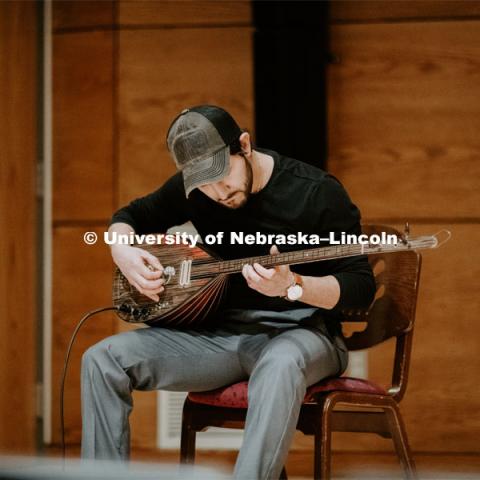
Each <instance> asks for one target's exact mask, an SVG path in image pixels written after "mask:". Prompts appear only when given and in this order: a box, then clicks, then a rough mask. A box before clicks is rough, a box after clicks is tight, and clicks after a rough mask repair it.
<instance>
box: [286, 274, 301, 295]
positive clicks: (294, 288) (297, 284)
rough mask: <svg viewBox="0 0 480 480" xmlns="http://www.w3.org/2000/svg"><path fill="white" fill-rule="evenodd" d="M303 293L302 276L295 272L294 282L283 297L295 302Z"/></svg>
mask: <svg viewBox="0 0 480 480" xmlns="http://www.w3.org/2000/svg"><path fill="white" fill-rule="evenodd" d="M292 273H293V272H292ZM302 295H303V286H302V277H301V276H300V275H299V274H298V273H293V283H292V284H291V285H290V286H289V287H288V288H287V294H286V295H285V296H284V297H283V298H284V299H285V300H288V301H290V302H295V301H296V300H299V299H300V298H301V297H302Z"/></svg>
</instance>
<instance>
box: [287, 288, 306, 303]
mask: <svg viewBox="0 0 480 480" xmlns="http://www.w3.org/2000/svg"><path fill="white" fill-rule="evenodd" d="M302 293H303V288H302V287H301V286H300V285H293V286H291V287H290V288H289V289H288V290H287V297H288V299H289V300H298V299H299V298H300V297H301V296H302Z"/></svg>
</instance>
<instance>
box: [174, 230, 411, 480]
mask: <svg viewBox="0 0 480 480" xmlns="http://www.w3.org/2000/svg"><path fill="white" fill-rule="evenodd" d="M363 231H364V233H366V234H368V235H369V234H373V233H379V232H383V231H385V232H387V233H396V234H397V235H400V234H399V232H398V231H396V230H395V229H393V228H391V227H386V226H381V225H366V226H364V227H363ZM369 261H370V263H371V265H372V268H373V271H374V274H375V279H376V284H377V293H376V297H375V301H374V302H373V303H372V305H371V306H370V308H369V309H368V311H350V312H345V320H346V321H347V322H364V325H366V328H365V329H364V330H363V331H360V332H355V333H353V334H352V335H351V336H350V337H348V338H346V339H345V343H346V345H347V347H348V349H349V350H351V351H353V350H360V349H365V348H369V347H372V346H374V345H377V344H379V343H381V342H384V341H386V340H388V339H390V338H395V340H396V342H395V354H394V361H393V372H392V384H391V386H390V387H389V388H388V389H384V388H382V387H381V386H379V385H376V384H375V383H373V382H371V381H368V380H363V379H355V378H348V377H339V378H330V379H325V380H323V381H321V382H319V383H317V384H315V385H312V386H311V387H309V388H308V390H307V394H306V396H305V400H304V404H303V406H302V408H301V412H300V417H299V421H298V425H297V429H298V430H300V431H302V432H303V433H304V434H306V435H314V437H315V441H314V445H315V447H314V450H315V451H314V478H315V479H320V478H321V479H328V478H330V445H331V432H333V431H336V432H371V433H376V434H378V435H381V436H382V437H385V438H392V439H393V442H394V446H395V449H396V452H397V455H398V457H399V459H400V462H401V465H402V466H403V471H404V475H405V478H416V471H415V464H414V461H413V458H412V454H411V452H410V448H409V445H408V439H407V434H406V431H405V426H404V424H403V420H402V417H401V414H400V411H399V407H398V404H399V402H400V400H401V399H402V398H403V396H404V394H405V390H406V388H407V380H408V370H409V364H410V353H411V349H412V337H413V326H414V320H415V307H416V301H417V292H418V284H419V278H420V268H421V255H420V254H419V253H417V252H415V251H404V252H396V253H388V254H375V255H370V256H369ZM340 403H341V406H340V405H339V406H338V407H341V408H338V407H337V408H336V409H335V407H336V406H337V404H340ZM247 406H248V403H247V382H240V383H237V384H234V385H230V386H227V387H224V388H220V389H218V390H214V391H211V392H201V393H189V395H188V397H187V399H186V400H185V404H184V408H183V421H182V437H181V452H180V461H181V463H193V462H194V457H195V435H196V432H199V431H202V430H205V429H206V428H208V427H211V426H215V427H225V428H243V426H244V422H245V415H246V407H247ZM280 478H287V476H286V472H285V469H283V471H282V475H281V477H280Z"/></svg>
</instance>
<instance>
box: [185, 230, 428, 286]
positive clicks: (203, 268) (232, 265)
mask: <svg viewBox="0 0 480 480" xmlns="http://www.w3.org/2000/svg"><path fill="white" fill-rule="evenodd" d="M436 242H437V241H436V239H435V237H418V238H416V239H411V240H409V241H408V242H404V243H398V244H396V245H382V244H378V245H376V244H369V243H368V244H363V245H358V244H356V245H337V246H327V247H321V248H314V249H309V250H298V251H294V252H284V253H280V254H276V255H263V256H259V257H249V258H241V259H233V260H215V259H211V260H209V261H204V260H203V261H201V262H198V263H196V262H195V261H194V262H193V264H192V267H193V268H192V275H191V278H192V279H197V278H198V279H200V278H205V277H209V276H212V275H217V274H221V273H236V272H240V271H241V270H242V268H243V265H245V264H249V265H252V264H253V263H260V264H261V265H262V266H264V267H266V268H268V267H274V266H276V265H285V264H295V263H310V262H315V261H321V260H330V259H332V260H333V259H335V258H338V257H347V256H356V255H363V254H368V253H381V252H385V251H391V252H395V251H404V250H414V249H415V248H429V247H432V246H435V244H436Z"/></svg>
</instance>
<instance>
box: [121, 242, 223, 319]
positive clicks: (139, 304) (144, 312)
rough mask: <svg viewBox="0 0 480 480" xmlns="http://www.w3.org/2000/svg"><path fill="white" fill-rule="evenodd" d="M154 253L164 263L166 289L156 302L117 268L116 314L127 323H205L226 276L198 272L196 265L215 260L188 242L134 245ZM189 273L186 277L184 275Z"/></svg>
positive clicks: (220, 294) (217, 301)
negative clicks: (183, 243) (131, 283)
mask: <svg viewBox="0 0 480 480" xmlns="http://www.w3.org/2000/svg"><path fill="white" fill-rule="evenodd" d="M137 246H138V247H140V248H143V249H144V250H146V251H148V252H149V253H151V254H152V255H154V256H156V257H157V258H158V259H159V260H160V263H161V264H162V266H163V267H164V272H165V275H164V276H165V277H166V283H165V290H164V291H163V292H161V293H160V294H159V297H160V300H159V302H157V303H154V302H152V300H151V299H150V298H148V297H146V296H145V295H142V294H141V293H140V292H139V291H138V290H137V289H136V288H135V287H133V286H132V285H130V283H129V282H128V280H127V279H126V278H125V276H124V275H123V274H122V272H121V271H120V270H119V269H118V268H117V269H116V271H115V275H114V281H113V303H114V305H115V306H116V307H117V308H119V316H120V318H122V320H125V321H128V322H130V323H140V322H144V323H146V324H148V325H155V324H157V323H159V324H161V325H162V326H167V327H168V326H175V327H187V326H191V325H199V324H200V323H205V321H206V320H207V318H208V315H209V313H210V312H212V311H214V310H215V308H217V307H218V305H219V303H220V301H221V299H222V296H223V294H224V293H225V289H226V285H227V280H228V276H227V275H226V274H220V275H219V274H218V273H216V272H214V271H212V272H211V273H209V272H207V273H203V271H204V270H205V268H203V270H202V273H200V274H199V275H197V274H196V273H197V269H198V267H200V266H202V267H205V266H206V265H207V266H208V265H209V264H212V263H214V262H215V261H216V260H218V259H217V258H216V257H214V256H213V255H211V254H210V253H208V252H207V251H206V250H205V249H204V248H201V247H199V246H195V247H193V248H191V247H189V246H188V245H137ZM187 276H188V278H187Z"/></svg>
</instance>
